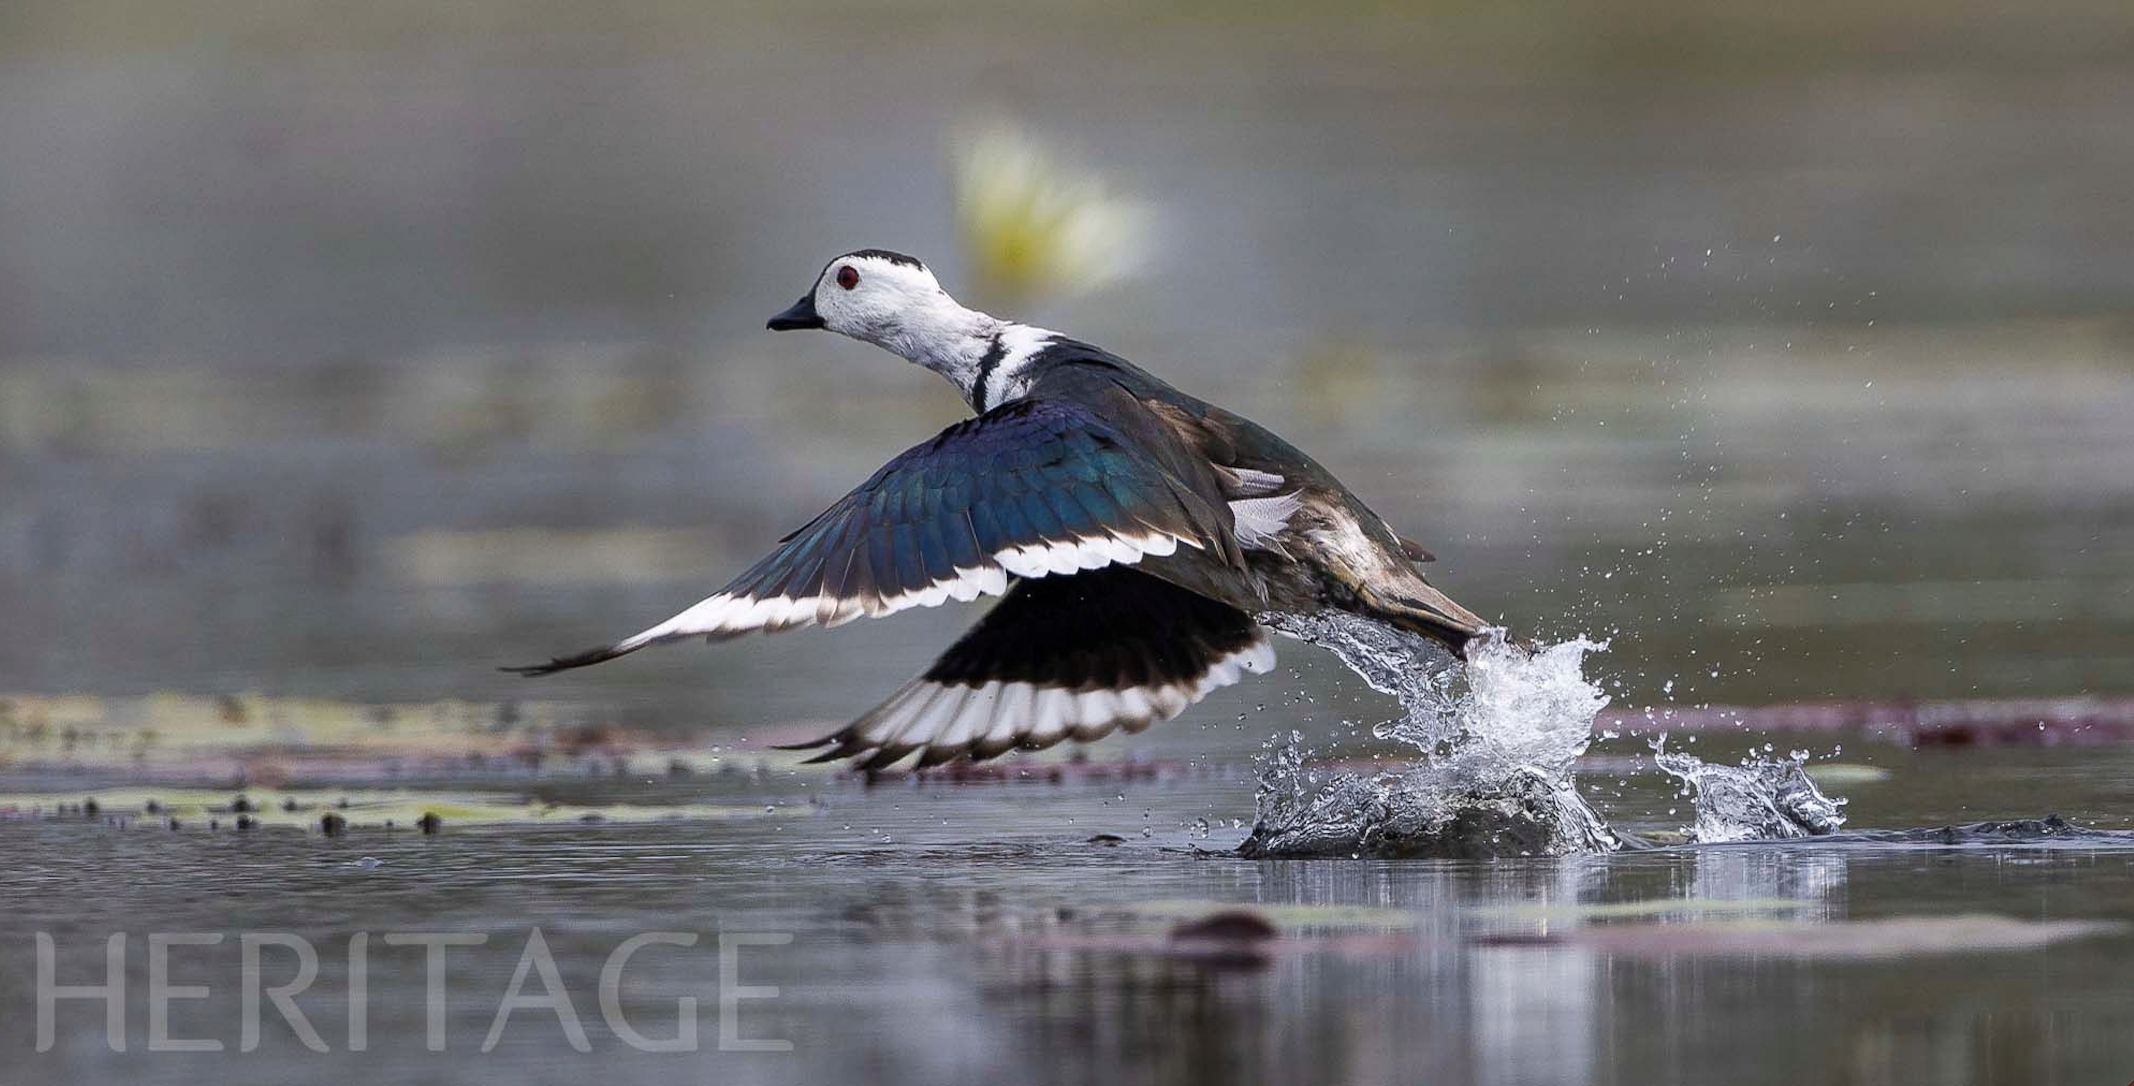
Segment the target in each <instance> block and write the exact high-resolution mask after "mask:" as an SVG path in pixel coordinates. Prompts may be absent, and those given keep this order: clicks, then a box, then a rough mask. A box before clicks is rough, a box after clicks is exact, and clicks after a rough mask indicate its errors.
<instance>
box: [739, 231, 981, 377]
mask: <svg viewBox="0 0 2134 1086" xmlns="http://www.w3.org/2000/svg"><path fill="white" fill-rule="evenodd" d="M768 327H769V328H770V329H771V330H772V331H774V332H783V331H789V330H792V329H796V328H821V329H825V330H827V331H831V332H836V333H838V334H840V335H846V336H851V337H852V338H853V339H857V340H861V341H863V342H866V343H872V344H875V345H876V346H879V347H884V348H887V349H888V350H890V351H892V352H894V353H896V354H899V355H902V356H903V357H905V358H907V359H909V360H911V361H913V362H916V363H918V364H919V365H922V366H925V367H926V368H928V369H930V370H933V371H935V372H936V373H939V374H941V375H942V376H943V377H946V378H948V379H949V380H950V381H953V382H955V384H956V387H957V388H958V389H960V390H962V392H963V393H964V396H965V398H966V399H968V398H971V396H972V394H973V390H974V384H975V382H976V381H977V380H978V378H979V370H980V366H981V363H982V362H983V361H984V358H985V356H986V353H987V352H988V351H989V350H994V349H995V344H996V341H997V339H998V337H999V336H1000V335H1001V333H1002V332H1003V331H1004V330H1006V329H1009V328H1011V327H1014V326H1013V325H1011V324H1009V322H1007V321H1003V320H1000V319H998V318H996V317H992V316H988V315H987V314H984V313H980V312H978V311H977V310H975V309H967V308H965V307H964V306H963V305H961V304H959V303H958V302H957V301H956V299H954V298H951V297H949V294H948V291H945V290H943V289H941V283H940V282H939V281H938V280H936V279H935V278H934V273H933V272H931V271H928V270H927V268H926V265H925V264H922V263H920V262H919V260H918V259H917V258H915V257H909V256H905V255H904V254H903V253H893V252H890V251H889V250H887V249H860V250H857V251H855V252H850V253H846V254H845V255H843V256H841V257H838V258H837V259H836V260H833V261H831V262H830V263H828V264H826V265H824V266H823V270H822V272H821V274H819V275H817V276H816V277H815V285H814V286H813V287H811V288H809V290H808V292H807V293H806V294H803V295H801V297H800V300H799V301H797V302H794V303H793V304H792V306H790V307H788V308H787V309H786V310H785V311H784V312H782V313H780V314H778V315H777V316H775V317H772V318H771V319H770V323H769V325H768Z"/></svg>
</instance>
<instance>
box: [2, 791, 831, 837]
mask: <svg viewBox="0 0 2134 1086" xmlns="http://www.w3.org/2000/svg"><path fill="white" fill-rule="evenodd" d="M91 803H93V804H94V808H93V811H94V814H93V815H92V814H91V813H90V811H91V808H90V807H89V804H91ZM813 813H814V808H812V807H809V806H805V805H801V806H791V805H788V806H775V805H774V806H742V805H733V804H712V803H665V804H658V803H610V804H598V805H580V804H559V803H546V802H541V801H539V800H535V799H532V798H528V797H520V796H513V795H509V794H484V793H477V792H447V791H428V790H422V789H391V790H386V789H364V788H347V789H340V788H316V789H280V788H276V789H260V790H253V791H247V792H243V793H232V792H226V791H212V790H206V789H182V788H110V789H101V790H95V791H88V792H25V793H0V815H12V816H13V817H17V818H38V819H65V818H88V817H95V818H97V819H99V820H110V819H125V820H130V821H132V822H134V823H136V824H143V825H166V824H168V823H169V822H170V821H172V820H176V821H177V823H178V825H179V826H180V827H181V828H183V827H188V826H200V827H205V826H206V825H207V824H208V822H210V821H218V822H222V823H226V824H228V823H234V822H235V821H236V820H237V819H238V818H239V817H244V818H247V819H249V820H250V821H251V822H252V823H253V824H255V825H259V826H285V827H302V828H307V829H318V828H320V826H321V824H322V822H323V821H324V820H325V819H326V817H327V816H328V815H334V816H337V817H339V818H340V819H342V820H343V824H344V825H345V826H346V827H348V828H354V829H361V828H366V827H384V826H387V825H392V826H413V825H415V824H416V823H417V822H418V821H419V820H421V819H422V818H424V817H425V816H435V817H436V818H438V819H441V820H442V821H443V824H444V825H445V826H447V827H453V826H492V825H506V824H509V825H529V824H548V825H568V824H575V823H584V822H666V821H714V820H724V819H736V818H792V817H799V816H805V815H810V814H813Z"/></svg>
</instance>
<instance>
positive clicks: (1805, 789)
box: [1652, 735, 1845, 842]
mask: <svg viewBox="0 0 2134 1086" xmlns="http://www.w3.org/2000/svg"><path fill="white" fill-rule="evenodd" d="M1652 760H1653V762H1654V763H1656V764H1657V765H1659V767H1660V768H1661V769H1662V770H1663V771H1665V772H1666V773H1667V774H1668V775H1669V776H1671V777H1674V778H1675V779H1676V780H1677V781H1680V782H1681V784H1682V787H1683V788H1685V789H1687V790H1688V792H1689V793H1690V795H1691V798H1692V799H1693V801H1694V802H1695V803H1696V806H1697V824H1696V825H1695V826H1693V827H1691V830H1690V833H1691V836H1693V837H1694V838H1696V839H1697V840H1699V841H1707V842H1710V841H1761V840H1769V839H1773V838H1785V837H1821V836H1823V835H1824V834H1830V833H1836V832H1838V830H1839V829H1841V828H1843V827H1844V825H1845V815H1844V814H1843V813H1841V811H1840V808H1842V807H1844V806H1845V801H1844V800H1842V799H1832V798H1830V797H1829V796H1826V795H1824V794H1823V790H1822V789H1820V788H1817V787H1816V785H1815V782H1814V781H1813V780H1810V779H1809V777H1808V770H1807V763H1808V752H1807V751H1805V750H1797V751H1794V752H1793V754H1792V756H1791V757H1788V758H1766V757H1763V756H1760V755H1759V756H1756V757H1751V758H1749V759H1746V760H1744V761H1743V762H1742V763H1741V764H1740V765H1738V766H1724V765H1712V764H1711V763H1709V762H1705V761H1702V760H1700V759H1698V758H1696V757H1694V756H1692V755H1688V754H1682V753H1679V752H1675V751H1670V750H1668V749H1667V737H1666V736H1664V735H1662V736H1660V737H1659V738H1658V739H1656V740H1654V741H1653V744H1652Z"/></svg>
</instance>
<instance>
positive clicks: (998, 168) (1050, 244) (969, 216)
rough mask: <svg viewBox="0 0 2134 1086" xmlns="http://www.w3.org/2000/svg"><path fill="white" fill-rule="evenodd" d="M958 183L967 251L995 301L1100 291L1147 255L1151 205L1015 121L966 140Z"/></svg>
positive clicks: (960, 225) (959, 154) (1136, 268)
mask: <svg viewBox="0 0 2134 1086" xmlns="http://www.w3.org/2000/svg"><path fill="white" fill-rule="evenodd" d="M955 185H956V226H957V230H958V232H959V234H960V236H961V240H962V242H963V248H964V254H965V256H966V257H967V258H968V259H969V261H970V264H971V270H972V273H973V275H974V277H975V281H976V284H977V286H978V288H979V290H980V292H981V293H983V294H985V295H986V296H987V297H988V298H990V299H993V300H996V301H1007V302H1019V301H1028V300H1031V299H1033V298H1036V297H1039V296H1043V295H1071V294H1079V293H1083V292H1086V291H1090V290H1094V289H1096V288H1098V287H1101V286H1105V285H1107V284H1110V283H1113V282H1117V281H1119V280H1121V279H1125V278H1127V277H1129V276H1131V275H1133V274H1134V273H1135V272H1137V271H1139V270H1140V268H1141V265H1142V261H1143V258H1144V257H1145V256H1146V253H1147V239H1148V233H1149V229H1150V226H1151V224H1152V222H1153V215H1151V213H1150V212H1149V211H1148V209H1147V208H1145V207H1143V206H1142V205H1140V204H1138V203H1135V202H1133V201H1130V200H1125V199H1121V198H1119V197H1115V196H1112V195H1110V194H1108V193H1107V192H1106V191H1105V187H1104V184H1103V182H1102V180H1101V179H1099V178H1098V177H1096V176H1095V175H1093V174H1088V173H1080V172H1076V171H1074V170H1072V169H1070V168H1068V167H1066V166H1064V165H1062V164H1061V163H1060V162H1059V161H1058V159H1057V158H1056V157H1055V156H1054V155H1053V154H1052V153H1051V152H1050V151H1049V150H1047V149H1046V148H1045V147H1044V146H1043V145H1042V144H1040V143H1038V142H1037V141H1036V140H1034V139H1032V138H1031V137H1030V136H1028V135H1026V134H1025V133H1023V132H1022V131H1020V130H1019V129H1017V128H1015V127H1013V126H1011V125H1007V124H1000V123H995V124H989V125H986V126H984V127H981V128H979V129H977V130H975V131H974V132H972V133H971V134H970V135H969V136H968V137H967V138H965V139H963V140H961V141H960V142H959V144H958V146H957V148H956V175H955Z"/></svg>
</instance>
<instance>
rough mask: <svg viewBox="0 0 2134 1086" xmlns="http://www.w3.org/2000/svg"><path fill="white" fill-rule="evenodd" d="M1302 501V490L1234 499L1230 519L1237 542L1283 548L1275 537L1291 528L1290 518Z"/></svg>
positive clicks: (1259, 546)
mask: <svg viewBox="0 0 2134 1086" xmlns="http://www.w3.org/2000/svg"><path fill="white" fill-rule="evenodd" d="M1278 478H1279V476H1278ZM1303 504H1304V492H1303V491H1301V490H1298V491H1294V492H1292V493H1289V494H1277V495H1274V496H1272V497H1267V498H1239V499H1237V500H1235V501H1233V502H1231V503H1230V519H1231V520H1232V521H1233V522H1234V523H1235V524H1236V527H1237V541H1238V543H1239V544H1240V545H1242V546H1244V547H1248V548H1253V549H1257V550H1263V551H1278V552H1279V551H1281V549H1282V547H1281V545H1280V544H1279V543H1277V542H1276V541H1275V537H1276V536H1278V535H1281V534H1282V532H1283V531H1284V530H1286V529H1287V528H1288V527H1289V518H1291V517H1293V516H1295V515H1296V514H1297V509H1298V508H1299V507H1300V506H1302V505H1303Z"/></svg>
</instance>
